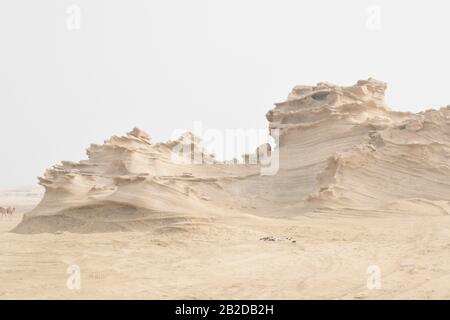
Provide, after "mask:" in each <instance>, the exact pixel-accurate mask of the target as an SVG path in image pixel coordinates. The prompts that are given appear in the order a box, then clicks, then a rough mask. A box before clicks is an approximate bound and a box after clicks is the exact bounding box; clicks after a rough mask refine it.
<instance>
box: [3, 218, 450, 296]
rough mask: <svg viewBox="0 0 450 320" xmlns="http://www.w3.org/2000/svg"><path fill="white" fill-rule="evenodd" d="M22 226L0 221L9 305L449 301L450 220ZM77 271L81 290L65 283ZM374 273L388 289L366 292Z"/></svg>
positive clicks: (250, 220) (5, 293)
mask: <svg viewBox="0 0 450 320" xmlns="http://www.w3.org/2000/svg"><path fill="white" fill-rule="evenodd" d="M20 219H21V215H20V214H17V215H16V216H15V217H14V218H12V219H9V218H3V219H2V220H0V233H1V234H0V252H1V253H2V254H1V256H0V270H1V281H0V282H1V287H0V298H1V299H17V298H18V299H36V298H38V299H84V298H86V299H103V298H109V299H128V298H133V299H310V298H312V299H403V298H406V299H411V298H413V299H433V298H438V299H441V298H445V299H448V298H450V285H449V283H450V255H449V254H448V253H449V252H450V216H414V215H403V214H402V215H396V216H395V217H390V218H386V217H382V216H377V215H375V214H374V215H373V216H371V217H361V216H357V215H355V216H338V217H321V218H315V217H302V218H298V219H280V220H277V219H267V218H254V217H248V218H245V219H233V220H228V221H226V222H225V221H217V222H216V223H214V228H213V227H212V226H205V228H201V227H199V226H197V227H196V228H195V229H189V231H186V232H182V233H177V234H176V235H175V234H167V233H161V232H156V231H155V232H114V233H100V234H75V233H62V234H49V233H44V234H35V235H22V234H14V233H8V231H9V230H11V229H12V228H13V227H14V226H15V225H16V224H17V223H18V222H19V221H20ZM263 237H274V238H276V241H263V240H260V239H261V238H263ZM294 241H295V242H294ZM73 264H75V265H78V266H80V271H81V288H80V290H76V289H75V290H70V289H68V287H67V284H66V282H67V279H68V278H69V274H67V273H66V272H67V269H68V267H69V266H70V265H73ZM371 265H377V266H379V267H380V271H381V288H380V289H368V287H367V281H368V279H369V277H370V273H367V271H368V270H367V269H368V267H369V266H371Z"/></svg>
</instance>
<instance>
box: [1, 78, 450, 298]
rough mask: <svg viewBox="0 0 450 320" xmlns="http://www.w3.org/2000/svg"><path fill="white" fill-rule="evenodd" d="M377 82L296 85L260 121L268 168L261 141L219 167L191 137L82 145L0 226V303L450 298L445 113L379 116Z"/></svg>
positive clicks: (448, 125) (131, 137) (449, 165)
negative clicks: (265, 125) (39, 194)
mask: <svg viewBox="0 0 450 320" xmlns="http://www.w3.org/2000/svg"><path fill="white" fill-rule="evenodd" d="M385 90H386V84H385V83H383V82H380V81H377V80H374V79H369V80H364V81H358V82H357V83H356V84H355V85H353V86H349V87H340V86H336V85H333V84H329V83H319V84H317V85H316V86H297V87H295V88H294V89H293V90H292V92H291V93H290V94H289V96H288V98H287V100H286V101H284V102H281V103H277V104H276V105H275V107H274V109H272V110H271V111H269V112H268V113H267V115H266V117H267V120H268V121H269V128H270V129H271V132H272V133H273V135H274V136H275V135H276V137H277V139H275V140H276V145H274V146H272V147H271V148H270V152H269V154H268V155H270V160H271V163H270V165H272V164H276V166H275V167H276V170H275V171H270V172H269V173H267V171H265V170H264V169H266V168H267V161H266V160H267V159H266V158H264V156H265V155H263V154H261V153H260V151H261V150H263V149H264V148H259V149H258V152H255V155H251V156H249V157H248V158H251V159H257V161H256V162H255V161H254V162H252V163H235V162H233V163H230V162H220V161H217V160H215V158H214V157H213V156H212V155H209V154H207V153H206V152H204V151H203V150H202V149H201V148H197V149H196V146H198V145H199V140H198V138H196V137H195V136H193V135H192V134H190V133H187V134H184V135H183V136H181V137H180V139H178V140H176V141H168V142H165V143H153V142H152V140H151V138H150V136H149V135H148V134H146V133H145V132H143V131H142V130H139V129H134V130H133V131H131V132H130V133H128V134H127V135H125V136H122V137H118V136H114V137H112V138H110V139H109V140H107V141H105V143H104V144H103V145H91V146H90V147H89V149H88V151H87V155H88V159H87V160H83V161H80V162H78V163H74V162H67V161H64V162H62V163H61V164H60V165H57V166H54V167H53V168H51V169H49V170H47V172H46V173H45V175H44V176H43V177H42V178H40V179H39V180H40V184H41V185H42V186H43V187H44V188H45V194H44V196H43V198H42V200H41V201H40V203H39V204H38V205H37V206H36V207H35V208H34V209H32V210H25V209H23V210H21V211H22V212H25V213H24V215H23V218H22V216H20V217H19V216H17V217H16V216H15V217H13V218H12V219H10V220H4V221H0V252H1V253H2V254H1V255H0V269H1V270H2V272H1V276H0V281H1V283H2V286H0V299H2V298H4V299H8V298H35V297H39V298H74V299H77V298H150V299H166V298H172V299H178V298H188V299H211V298H213V299H262V298H265V299H303V298H316V299H371V298H380V299H386V298H388V299H391V298H424V299H428V298H447V299H448V298H450V285H449V283H450V255H449V254H448V252H450V251H449V250H450V107H444V108H441V109H439V110H428V111H425V112H421V113H409V112H396V111H392V110H390V109H389V108H388V107H387V106H386V104H385V101H384V92H385ZM192 146H194V148H192ZM264 146H265V147H267V148H266V149H269V148H268V146H267V145H264ZM179 147H183V148H184V147H187V149H190V150H193V149H194V150H195V151H196V154H197V155H198V154H199V156H200V159H201V160H202V161H201V163H200V164H199V163H195V162H194V163H192V162H190V161H185V162H181V163H180V162H177V161H174V158H173V150H174V149H176V150H179V149H177V148H179ZM184 156H185V155H184ZM189 157H192V155H189ZM188 160H189V159H188ZM15 205H17V206H18V207H19V208H25V207H26V208H29V206H28V204H27V206H22V207H21V206H20V204H17V203H15ZM73 264H76V265H78V266H79V267H80V270H81V272H82V287H81V289H80V290H70V289H68V288H67V287H66V280H67V277H68V275H67V273H66V269H67V267H68V266H70V265H73ZM374 265H375V268H374ZM377 268H379V270H381V275H380V276H381V285H380V286H379V287H376V288H375V289H374V288H373V287H370V285H368V284H369V282H368V281H369V280H370V272H371V271H370V270H377ZM368 272H369V274H368ZM18 275H20V277H18ZM368 277H369V278H368ZM368 279H369V280H368Z"/></svg>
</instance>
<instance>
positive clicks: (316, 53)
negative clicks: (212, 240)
mask: <svg viewBox="0 0 450 320" xmlns="http://www.w3.org/2000/svg"><path fill="white" fill-rule="evenodd" d="M73 5H75V6H77V7H78V8H80V9H81V15H80V17H81V19H80V25H79V27H80V28H79V29H76V28H75V29H72V28H73V27H77V19H76V10H75V11H74V10H73V9H69V11H67V9H68V8H73V7H70V6H73ZM77 7H75V8H77ZM378 14H379V15H378ZM449 15H450V2H449V1H445V0H442V1H438V0H434V1H431V0H427V1H425V0H424V1H411V0H408V1H406V0H405V1H399V0H395V1H392V0H391V1H380V0H378V1H364V0H351V1H350V0H341V1H336V0H327V1H325V0H309V1H299V0H292V1H291V0H289V1H288V0H276V1H275V0H272V1H263V0H221V1H217V0H201V1H198V0H190V1H186V0H148V1H144V0H127V1H125V0H122V1H118V0H104V1H100V0H72V1H65V0H40V1H35V0H2V1H1V2H0V39H1V44H0V108H1V109H0V119H1V124H0V147H1V158H0V163H1V165H0V188H14V187H18V186H23V185H30V184H34V183H36V176H38V175H42V174H43V173H44V170H45V168H47V167H49V166H51V165H53V164H56V163H58V162H59V161H60V160H74V161H78V160H80V159H83V158H85V148H86V147H87V146H88V145H89V144H90V143H92V142H95V143H101V142H102V141H103V140H104V139H106V138H108V137H109V136H111V135H114V134H123V133H125V132H127V131H129V130H130V129H132V128H133V127H134V126H139V127H141V128H143V129H145V130H146V131H147V132H149V133H150V134H151V135H152V136H153V138H154V140H157V141H161V140H166V139H168V138H170V137H171V135H172V132H173V130H174V129H177V128H191V127H192V126H193V122H194V121H198V120H200V121H202V122H203V125H204V126H205V127H208V128H216V129H219V130H224V129H226V128H266V126H267V124H266V120H265V117H264V115H265V113H266V111H267V110H269V109H270V108H271V107H272V103H273V102H277V101H281V100H283V99H284V98H285V97H286V95H287V94H288V92H289V91H290V90H291V88H292V87H293V86H294V85H297V84H315V83H317V82H320V81H329V82H334V83H336V84H342V85H350V84H353V83H354V82H356V81H357V80H358V79H366V78H368V77H374V78H377V79H380V80H384V81H386V82H388V85H389V88H388V93H387V95H388V103H389V104H390V105H391V106H392V107H393V108H394V109H397V110H411V111H419V110H423V109H426V108H429V107H439V106H444V105H447V104H450V90H449V77H450V61H449V59H450V41H449V39H450V19H449V17H448V16H449ZM74 17H75V20H74ZM68 26H69V27H68Z"/></svg>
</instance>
